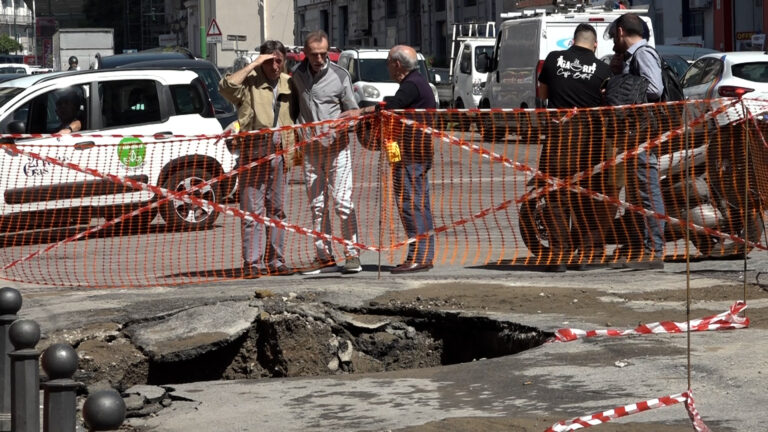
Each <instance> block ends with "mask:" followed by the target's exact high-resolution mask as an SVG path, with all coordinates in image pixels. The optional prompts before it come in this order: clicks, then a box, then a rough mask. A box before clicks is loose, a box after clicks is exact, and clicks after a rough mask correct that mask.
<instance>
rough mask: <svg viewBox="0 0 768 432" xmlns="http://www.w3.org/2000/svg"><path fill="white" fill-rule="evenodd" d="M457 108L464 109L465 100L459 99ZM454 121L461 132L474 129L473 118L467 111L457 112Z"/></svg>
mask: <svg viewBox="0 0 768 432" xmlns="http://www.w3.org/2000/svg"><path fill="white" fill-rule="evenodd" d="M455 108H456V109H464V102H462V100H461V99H457V100H456V104H455ZM454 121H455V122H456V130H457V131H459V132H469V130H470V129H472V123H473V119H472V117H470V116H469V115H468V113H466V112H463V113H456V115H455V117H454Z"/></svg>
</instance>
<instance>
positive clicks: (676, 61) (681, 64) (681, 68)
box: [659, 53, 690, 79]
mask: <svg viewBox="0 0 768 432" xmlns="http://www.w3.org/2000/svg"><path fill="white" fill-rule="evenodd" d="M659 55H660V56H661V58H663V59H664V61H665V62H667V64H668V65H669V67H671V68H672V70H674V71H675V74H676V75H677V78H678V79H683V76H684V75H685V72H686V71H687V70H688V66H690V63H688V62H687V61H685V59H684V58H682V57H680V56H679V55H677V54H662V53H659Z"/></svg>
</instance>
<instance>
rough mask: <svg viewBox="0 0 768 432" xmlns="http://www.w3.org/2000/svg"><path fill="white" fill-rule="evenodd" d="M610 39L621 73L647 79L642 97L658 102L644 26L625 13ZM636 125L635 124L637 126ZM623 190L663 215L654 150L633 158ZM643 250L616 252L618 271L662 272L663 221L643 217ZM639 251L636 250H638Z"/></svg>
mask: <svg viewBox="0 0 768 432" xmlns="http://www.w3.org/2000/svg"><path fill="white" fill-rule="evenodd" d="M608 36H610V37H611V38H613V50H614V52H616V55H617V56H623V58H624V67H623V71H622V72H623V73H625V74H626V73H629V74H633V75H637V76H641V77H643V78H645V79H646V80H648V89H647V91H646V96H647V98H648V101H649V102H658V101H659V100H661V95H662V93H663V92H664V82H663V81H662V78H661V62H660V60H659V55H658V53H657V52H656V50H654V49H649V48H643V46H644V45H647V44H648V41H647V40H646V38H647V37H649V36H648V27H647V26H646V25H645V23H644V22H643V20H642V19H641V18H640V17H639V16H638V15H636V14H633V13H626V14H624V15H622V16H620V17H619V18H617V19H616V21H614V22H613V23H612V24H611V26H610V27H609V28H608ZM638 126H639V125H638ZM627 183H628V184H627V191H628V192H630V195H632V196H634V197H637V198H639V200H640V201H641V202H642V206H643V208H645V209H648V210H651V211H653V212H656V213H658V214H662V215H663V214H666V211H665V209H664V200H663V198H662V195H661V186H660V184H659V159H658V157H657V156H656V151H655V150H654V149H652V150H649V151H644V152H642V153H639V154H638V155H637V165H636V169H635V178H634V179H630V178H628V179H627ZM644 222H645V229H644V232H643V249H642V250H633V249H634V248H632V247H631V245H628V246H625V247H623V248H622V249H621V250H620V251H619V259H618V261H617V265H615V266H614V267H619V268H634V269H663V268H664V261H663V257H664V221H662V220H661V219H657V218H653V217H650V218H649V217H645V221H644ZM638 249H639V248H638Z"/></svg>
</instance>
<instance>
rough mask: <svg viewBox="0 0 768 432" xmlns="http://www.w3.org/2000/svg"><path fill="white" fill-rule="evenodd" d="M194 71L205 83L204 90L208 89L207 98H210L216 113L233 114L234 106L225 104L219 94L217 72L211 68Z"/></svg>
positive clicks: (225, 101)
mask: <svg viewBox="0 0 768 432" xmlns="http://www.w3.org/2000/svg"><path fill="white" fill-rule="evenodd" d="M194 71H195V73H196V74H197V75H198V76H199V77H200V79H202V80H203V82H204V83H205V88H206V89H208V96H209V97H210V98H211V102H213V107H214V109H216V112H226V113H228V112H233V111H234V109H235V108H234V106H233V105H232V104H231V103H229V102H227V100H226V99H224V96H222V95H221V94H219V80H220V79H221V77H220V76H219V74H218V72H217V71H216V70H214V69H211V68H199V69H194Z"/></svg>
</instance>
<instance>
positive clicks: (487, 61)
mask: <svg viewBox="0 0 768 432" xmlns="http://www.w3.org/2000/svg"><path fill="white" fill-rule="evenodd" d="M475 62H476V63H477V64H476V65H475V66H476V69H477V71H478V72H480V73H487V72H490V71H492V70H493V68H492V67H491V66H492V63H493V60H491V58H490V57H488V53H484V52H483V53H480V54H478V55H477V59H476V60H475Z"/></svg>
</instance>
